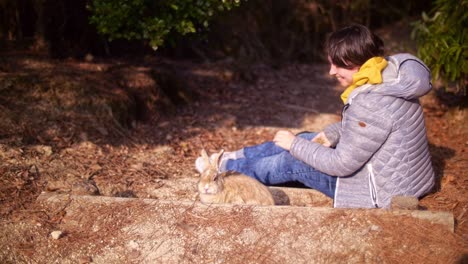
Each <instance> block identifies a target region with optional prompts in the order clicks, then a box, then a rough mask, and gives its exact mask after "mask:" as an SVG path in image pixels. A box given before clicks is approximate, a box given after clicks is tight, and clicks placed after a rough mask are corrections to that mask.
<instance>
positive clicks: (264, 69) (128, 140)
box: [0, 47, 468, 263]
mask: <svg viewBox="0 0 468 264" xmlns="http://www.w3.org/2000/svg"><path fill="white" fill-rule="evenodd" d="M393 48H395V47H393ZM400 48H404V47H400ZM168 68H171V69H175V73H171V74H175V76H176V78H173V77H171V78H172V79H171V80H170V81H166V84H167V83H169V86H177V87H179V88H180V91H181V92H179V93H178V94H175V95H174V94H170V93H168V92H167V91H166V93H165V94H164V93H163V92H162V90H161V88H160V87H159V86H160V85H161V84H162V83H163V82H164V80H161V79H157V78H153V77H154V74H156V75H157V74H158V73H161V72H162V71H165V70H166V69H168ZM327 72H328V68H327V65H324V64H316V65H311V64H284V65H280V66H277V67H271V66H267V65H249V66H248V67H247V68H242V69H240V70H239V68H238V67H235V66H233V63H232V62H230V61H223V62H217V63H193V62H187V61H170V60H167V59H161V58H157V57H146V58H142V59H140V60H136V59H128V58H126V59H123V58H121V59H112V60H111V59H107V60H100V59H94V60H92V61H85V60H77V59H69V60H65V61H54V60H50V59H47V58H46V57H44V56H41V55H38V54H35V53H33V52H31V53H28V52H24V51H22V52H14V51H10V52H9V53H4V54H2V55H1V57H0V120H1V122H0V175H1V176H0V177H1V178H0V181H1V182H0V204H1V208H0V225H1V226H2V227H1V228H0V230H1V231H0V246H1V247H0V262H2V263H46V262H49V263H50V262H60V259H61V257H63V256H65V255H67V254H70V252H72V251H73V250H76V249H80V250H84V251H86V252H87V254H92V252H93V251H99V250H102V248H98V247H97V246H96V247H88V248H86V249H84V246H83V245H85V244H86V245H89V244H93V243H94V244H95V245H98V242H96V241H97V240H99V239H102V237H98V236H91V235H90V236H88V237H84V235H83V236H80V235H76V236H75V237H74V236H71V235H69V236H67V239H66V240H65V241H61V240H58V241H55V240H53V239H51V238H50V233H51V232H52V231H54V230H56V229H60V228H61V227H63V225H64V222H63V220H64V219H65V218H66V217H67V216H66V206H67V205H63V207H59V208H47V207H44V205H43V204H41V203H38V202H36V198H37V197H38V196H39V195H40V194H41V192H44V191H48V192H57V193H68V194H79V195H82V194H83V195H101V196H114V197H138V198H152V199H158V200H172V201H174V200H180V201H194V200H195V199H196V192H195V183H196V181H197V178H198V175H197V174H196V172H195V170H194V160H195V158H196V157H197V156H198V155H199V152H200V150H201V149H202V148H205V149H207V150H208V151H209V152H213V151H217V150H219V149H221V148H223V149H225V150H234V149H238V148H240V147H242V146H246V145H251V144H256V143H260V142H263V141H265V140H269V139H271V138H272V137H273V135H274V133H275V132H276V131H277V130H278V129H283V128H287V129H290V130H292V131H295V132H299V131H303V130H309V131H318V130H320V129H321V128H323V127H324V126H325V125H327V124H329V123H332V122H336V121H338V120H339V118H340V116H339V113H340V110H341V103H340V100H339V93H340V90H339V88H338V87H337V86H336V83H335V82H334V80H332V79H331V78H330V77H329V76H328V75H327ZM171 100H172V101H171ZM170 101H171V102H172V103H171V102H170ZM421 102H422V104H423V106H424V110H425V115H426V116H425V117H426V125H427V133H428V138H429V142H430V150H431V154H432V156H433V166H434V168H435V171H436V174H437V179H438V186H437V188H436V189H435V190H434V192H433V193H431V194H429V195H427V196H425V197H423V198H422V199H421V200H420V205H421V207H422V208H423V209H427V210H433V211H448V212H452V213H453V215H454V218H455V232H454V233H453V234H452V233H447V232H445V231H442V230H441V229H438V228H437V227H436V226H430V225H426V224H424V223H420V225H418V226H417V227H418V228H416V227H414V226H410V225H408V224H405V219H404V218H401V219H399V222H398V223H390V222H385V221H383V220H382V221H381V222H379V224H380V225H382V226H385V227H388V228H386V229H385V230H386V234H385V235H386V236H387V237H386V238H385V240H384V241H383V242H382V243H383V244H382V245H376V246H384V247H385V250H384V251H383V252H384V253H382V255H380V256H379V258H378V260H379V261H383V262H385V263H397V262H399V263H400V261H401V259H396V258H394V257H392V253H391V252H395V251H398V250H399V247H400V246H401V245H402V244H408V245H409V244H415V245H416V244H417V245H420V246H418V247H417V250H416V251H415V252H413V251H411V252H405V251H403V252H404V253H405V254H400V255H406V257H408V258H407V259H406V260H408V262H407V263H422V262H425V263H455V262H457V261H460V262H463V261H466V254H467V252H468V247H467V242H468V221H467V220H468V213H467V210H468V195H467V186H468V184H467V183H468V174H467V170H468V159H467V152H466V148H467V146H468V141H467V139H468V126H467V125H466V124H467V121H468V110H467V108H466V90H465V91H458V92H454V91H451V92H447V91H444V90H443V89H440V88H436V89H434V90H433V91H432V92H431V93H430V94H428V95H426V96H424V97H423V99H422V100H421ZM463 102H465V103H464V105H463ZM311 206H313V205H311ZM93 208H94V207H93ZM121 209H122V208H107V209H104V208H101V207H99V208H98V207H96V208H94V209H93V210H92V211H90V212H83V213H85V214H88V216H89V217H90V218H91V219H90V220H89V221H91V220H92V221H95V222H98V223H99V224H101V225H105V224H106V221H107V220H106V219H107V218H100V215H107V216H109V210H110V211H114V212H118V213H116V214H119V217H121V216H122V215H124V216H125V212H124V211H120V210H121ZM246 210H247V209H246ZM133 213H135V212H133ZM140 213H143V216H144V210H143V211H140ZM249 217H252V216H251V215H250V216H249ZM343 217H344V216H343V215H341V216H333V217H331V218H330V220H332V219H336V218H343ZM349 217H351V218H353V217H355V216H349ZM353 219H354V218H353ZM192 220H193V219H192ZM367 220H368V219H367ZM373 220H374V221H378V220H377V219H373ZM205 222H206V221H205ZM216 223H217V224H220V225H221V224H222V225H227V223H224V222H223V223H220V222H216ZM85 224H86V223H85ZM87 224H89V225H90V224H91V223H87ZM205 224H210V223H205ZM106 228H107V229H104V230H110V229H118V228H119V226H118V225H116V226H107V227H106ZM235 228H240V227H239V226H235ZM330 228H332V229H333V228H337V227H336V226H333V224H330ZM239 230H240V229H239ZM239 230H238V231H237V232H240V231H239ZM69 232H70V234H78V233H79V232H83V230H81V231H77V230H75V231H73V230H71V231H70V230H69ZM295 232H296V234H299V233H300V230H296V231H295ZM392 232H394V234H405V235H403V236H401V235H398V236H393V237H392ZM429 233H431V234H430V235H429V237H428V236H427V235H428V234H429ZM327 234H329V232H327ZM120 238H121V239H124V240H125V239H126V238H125V237H120ZM93 239H94V240H93ZM271 239H274V238H273V237H271ZM428 241H430V242H428ZM127 242H128V241H127ZM80 243H81V244H80ZM128 243H129V242H128ZM427 244H430V245H431V246H430V247H425V246H424V245H427ZM437 252H439V253H437ZM440 252H445V253H446V254H441V253H440ZM428 254H434V255H433V257H430V258H429V257H428ZM85 255H86V254H85ZM400 255H398V256H400ZM47 256H48V257H47ZM257 257H258V256H257ZM328 257H329V256H328ZM341 257H343V256H341ZM345 259H346V258H341V260H345ZM195 260H200V259H192V261H187V263H190V262H197V261H195ZM231 260H232V263H241V259H231ZM244 260H245V259H242V261H244ZM256 260H257V261H253V262H256V263H261V261H258V260H264V261H263V262H266V263H268V262H269V263H273V262H280V263H281V262H282V261H281V260H280V259H276V260H275V261H273V260H272V259H268V258H266V259H261V258H260V259H258V258H257V259H256ZM354 260H355V261H352V262H355V263H358V262H360V259H354ZM374 260H377V259H374ZM423 260H424V261H423ZM78 262H79V263H87V262H92V259H89V258H87V257H84V258H83V257H81V258H79V259H78ZM203 262H210V261H208V260H204V261H203ZM317 262H326V261H317ZM403 262H405V261H403ZM75 263H76V262H75Z"/></svg>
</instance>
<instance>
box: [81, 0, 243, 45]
mask: <svg viewBox="0 0 468 264" xmlns="http://www.w3.org/2000/svg"><path fill="white" fill-rule="evenodd" d="M239 5H240V0H222V1H221V0H164V1H155V0H92V2H91V3H90V5H89V6H88V8H89V10H90V11H91V13H92V15H91V17H90V22H91V23H92V24H94V25H95V26H96V27H97V30H98V32H100V33H101V34H103V35H106V36H108V37H109V39H110V40H112V39H128V40H135V39H136V40H149V42H150V45H151V46H152V47H153V49H157V48H158V47H159V46H162V45H163V44H164V43H165V41H166V40H167V39H168V38H170V36H171V35H170V34H171V33H178V34H181V35H185V34H188V33H195V32H197V31H198V30H199V29H200V28H206V27H208V25H209V22H210V20H211V19H212V18H213V16H214V15H216V14H219V13H221V12H223V11H226V10H230V9H231V8H233V7H237V6H239Z"/></svg>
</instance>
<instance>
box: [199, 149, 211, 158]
mask: <svg viewBox="0 0 468 264" xmlns="http://www.w3.org/2000/svg"><path fill="white" fill-rule="evenodd" d="M200 154H201V156H202V158H203V159H206V160H209V159H210V158H209V157H208V153H206V150H205V149H202V150H201V152H200Z"/></svg>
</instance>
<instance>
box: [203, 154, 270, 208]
mask: <svg viewBox="0 0 468 264" xmlns="http://www.w3.org/2000/svg"><path fill="white" fill-rule="evenodd" d="M223 152H224V151H223V150H221V151H220V152H219V153H216V154H214V155H212V156H211V158H210V157H208V154H207V153H206V151H205V150H202V151H201V155H202V156H201V158H198V159H197V161H196V162H195V166H196V167H197V170H198V171H199V172H200V181H199V182H198V192H199V194H200V201H201V202H202V203H205V204H206V203H207V204H211V203H235V204H257V205H274V204H275V202H274V200H273V197H272V195H271V193H270V191H269V190H268V188H267V187H266V186H264V185H263V184H261V183H260V182H258V181H257V180H255V179H254V178H251V177H249V176H246V175H243V174H231V175H228V176H226V175H224V174H222V173H219V172H218V166H219V158H220V157H221V156H222V155H223Z"/></svg>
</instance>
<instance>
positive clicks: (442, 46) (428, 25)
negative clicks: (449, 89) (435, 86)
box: [412, 0, 468, 85]
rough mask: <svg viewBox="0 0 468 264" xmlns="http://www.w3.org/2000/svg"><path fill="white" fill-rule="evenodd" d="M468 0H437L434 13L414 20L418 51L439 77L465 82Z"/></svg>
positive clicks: (436, 77) (460, 82) (436, 76)
mask: <svg viewBox="0 0 468 264" xmlns="http://www.w3.org/2000/svg"><path fill="white" fill-rule="evenodd" d="M466 10H468V0H462V1H459V0H436V1H435V2H434V8H433V9H432V10H431V12H430V14H429V15H428V14H426V13H424V12H423V13H422V18H421V20H419V21H417V22H415V23H414V24H413V27H414V28H413V32H412V37H413V38H414V39H416V41H417V43H418V55H419V57H420V58H421V59H422V60H423V61H424V62H426V63H427V65H428V66H429V67H430V68H432V73H433V76H434V78H435V79H439V78H441V79H442V80H444V81H457V82H458V85H463V83H464V82H465V80H466V76H467V72H468V63H467V58H468V50H467V46H468V42H467V39H466V35H467V34H466V33H467V28H468V12H466Z"/></svg>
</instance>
